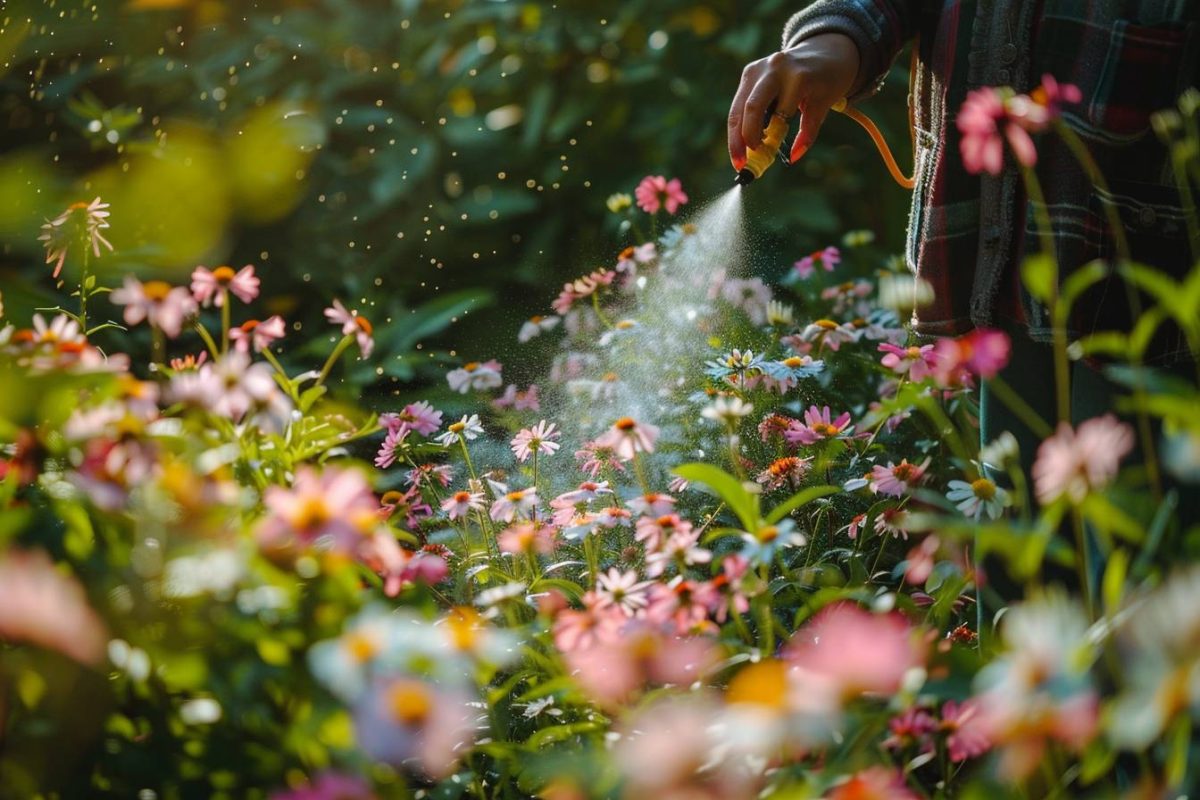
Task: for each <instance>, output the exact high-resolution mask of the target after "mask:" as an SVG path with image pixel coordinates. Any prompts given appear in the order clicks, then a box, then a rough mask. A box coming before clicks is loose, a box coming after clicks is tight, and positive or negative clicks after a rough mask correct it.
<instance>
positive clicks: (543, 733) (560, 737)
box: [525, 722, 605, 750]
mask: <svg viewBox="0 0 1200 800" xmlns="http://www.w3.org/2000/svg"><path fill="white" fill-rule="evenodd" d="M604 724H605V723H602V722H570V723H567V724H566V725H553V726H551V727H549V728H542V729H541V730H540V731H538V732H537V733H535V734H534V735H533V736H530V737H529V739H528V740H527V741H526V742H525V746H526V747H529V748H531V749H533V750H541V749H542V748H543V747H545V746H546V745H548V744H553V743H554V742H561V741H564V740H566V739H570V738H571V737H572V736H577V735H579V734H581V733H588V732H589V731H597V730H600V729H602V728H603V727H604Z"/></svg>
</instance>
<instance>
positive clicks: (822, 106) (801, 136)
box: [789, 101, 829, 164]
mask: <svg viewBox="0 0 1200 800" xmlns="http://www.w3.org/2000/svg"><path fill="white" fill-rule="evenodd" d="M828 114H829V104H828V103H816V102H812V101H810V102H808V103H807V104H805V106H804V109H803V111H801V112H800V132H799V133H797V134H796V139H795V140H794V141H793V142H792V152H791V155H790V157H789V163H792V164H795V163H796V162H797V161H799V160H800V159H802V158H804V154H805V153H807V152H808V148H810V147H812V145H813V142H815V141H816V140H817V134H818V133H820V132H821V125H823V124H824V123H825V117H826V116H828Z"/></svg>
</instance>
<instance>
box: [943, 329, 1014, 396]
mask: <svg viewBox="0 0 1200 800" xmlns="http://www.w3.org/2000/svg"><path fill="white" fill-rule="evenodd" d="M1011 350H1012V343H1011V341H1010V340H1009V338H1008V334H1006V333H1004V332H1003V331H997V330H991V329H989V328H976V329H975V330H973V331H971V332H970V333H968V334H966V335H965V336H960V337H958V338H956V339H939V340H938V341H937V344H935V345H934V360H933V366H934V369H935V371H936V372H937V379H938V382H939V383H941V384H942V385H943V386H947V385H954V384H956V383H958V380H957V376H958V375H959V374H960V373H962V372H963V371H966V372H969V373H970V374H972V375H977V376H979V377H981V378H985V379H986V378H994V377H995V376H996V373H998V372H999V371H1000V370H1002V369H1004V367H1005V365H1007V364H1008V358H1009V354H1010V352H1011Z"/></svg>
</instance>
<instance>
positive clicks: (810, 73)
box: [729, 33, 860, 170]
mask: <svg viewBox="0 0 1200 800" xmlns="http://www.w3.org/2000/svg"><path fill="white" fill-rule="evenodd" d="M859 61H860V57H859V54H858V46H857V45H855V44H854V40H853V39H851V38H850V37H849V36H845V35H844V34H841V33H821V34H817V35H816V36H811V37H809V38H807V39H804V40H802V41H801V42H800V43H799V44H797V45H796V46H795V47H793V48H790V49H788V50H781V51H779V52H778V53H773V54H771V55H769V56H767V57H766V58H760V59H759V60H758V61H754V62H751V63H750V64H747V65H746V68H745V69H744V70H743V71H742V82H741V84H740V85H739V86H738V90H737V94H735V95H734V96H733V103H732V105H730V107H729V158H730V161H732V162H733V168H734V170H740V169H741V168H742V167H744V166H746V149H747V148H750V149H754V148H756V147H758V146H759V145H760V144H761V143H762V132H763V117H764V115H765V114H766V112H767V109H768V108H769V107H770V106H771V103H772V102H774V103H775V113H777V114H779V115H780V116H782V117H783V118H784V119H790V118H791V117H792V115H793V114H795V113H796V111H797V110H799V111H800V112H801V114H800V132H799V133H798V134H796V139H795V141H794V142H792V151H791V158H790V160H791V161H792V162H793V163H794V162H795V161H797V160H798V159H800V158H801V157H802V156H803V155H804V153H805V152H806V151H807V150H808V148H809V147H811V146H812V143H813V141H814V140H815V139H816V138H817V133H818V131H820V129H821V124H822V123H823V122H824V121H825V115H826V114H828V113H829V109H830V108H831V107H832V106H833V104H834V103H836V102H837V101H839V100H841V99H843V98H845V97H846V96H847V95H849V94H851V93H852V90H853V89H854V88H855V82H856V81H857V79H858V67H859Z"/></svg>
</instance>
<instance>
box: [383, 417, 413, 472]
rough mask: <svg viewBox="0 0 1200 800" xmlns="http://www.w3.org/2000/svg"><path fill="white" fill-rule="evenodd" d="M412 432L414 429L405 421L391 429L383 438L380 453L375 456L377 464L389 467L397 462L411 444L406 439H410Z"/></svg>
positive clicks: (384, 467)
mask: <svg viewBox="0 0 1200 800" xmlns="http://www.w3.org/2000/svg"><path fill="white" fill-rule="evenodd" d="M410 433H412V429H411V428H409V427H408V425H407V424H405V423H403V422H402V423H400V425H398V426H397V427H395V428H393V429H391V430H389V431H388V432H387V436H385V437H384V439H383V444H382V445H380V447H379V454H378V455H376V456H375V466H377V467H379V468H380V469H387V468H388V467H390V466H391V465H392V464H395V463H396V459H397V458H400V457H401V456H403V455H406V454H407V453H408V450H409V444H408V443H407V442H406V441H405V440H406V439H408V435H409V434H410Z"/></svg>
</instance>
